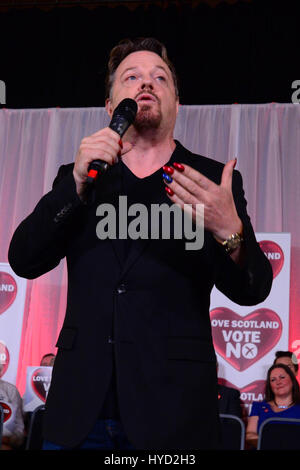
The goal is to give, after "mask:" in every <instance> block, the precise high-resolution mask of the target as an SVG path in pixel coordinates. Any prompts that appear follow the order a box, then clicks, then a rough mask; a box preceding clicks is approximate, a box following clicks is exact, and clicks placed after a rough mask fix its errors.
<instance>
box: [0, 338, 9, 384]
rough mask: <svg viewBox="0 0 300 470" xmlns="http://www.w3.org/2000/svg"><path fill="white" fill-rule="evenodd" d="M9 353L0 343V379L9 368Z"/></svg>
mask: <svg viewBox="0 0 300 470" xmlns="http://www.w3.org/2000/svg"><path fill="white" fill-rule="evenodd" d="M9 359H10V357H9V351H8V349H7V347H6V346H5V344H4V343H3V342H2V341H0V364H2V366H3V368H2V370H1V369H0V377H2V375H4V374H5V372H6V371H7V369H8V366H9Z"/></svg>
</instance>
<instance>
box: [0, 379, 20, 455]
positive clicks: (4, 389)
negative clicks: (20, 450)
mask: <svg viewBox="0 0 300 470" xmlns="http://www.w3.org/2000/svg"><path fill="white" fill-rule="evenodd" d="M1 402H2V403H4V404H6V405H8V407H9V408H10V409H11V416H10V417H9V418H8V420H7V421H6V422H5V423H3V432H2V435H3V436H7V437H9V438H10V442H11V444H12V446H19V445H21V444H22V442H23V439H24V418H23V401H22V398H21V395H20V393H19V392H18V389H17V388H16V387H15V385H13V384H11V383H9V382H5V380H1V379H0V404H1ZM4 420H5V414H4Z"/></svg>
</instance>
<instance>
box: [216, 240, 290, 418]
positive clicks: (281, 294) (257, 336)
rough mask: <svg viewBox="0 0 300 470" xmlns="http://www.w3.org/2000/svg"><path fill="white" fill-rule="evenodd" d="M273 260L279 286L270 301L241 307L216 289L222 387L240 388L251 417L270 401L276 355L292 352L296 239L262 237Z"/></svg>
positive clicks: (272, 290)
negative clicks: (267, 393) (255, 406)
mask: <svg viewBox="0 0 300 470" xmlns="http://www.w3.org/2000/svg"><path fill="white" fill-rule="evenodd" d="M256 238H257V240H258V242H259V244H260V246H261V249H262V250H263V251H264V253H265V255H266V257H267V258H268V259H269V260H270V263H271V265H272V269H273V285H272V289H271V292H270V294H269V296H268V297H267V299H266V300H265V301H264V302H262V303H260V304H258V305H255V306H240V305H237V304H235V303H234V302H232V301H231V300H229V299H228V298H227V297H225V296H224V295H223V294H222V293H221V292H220V291H219V290H218V289H216V288H214V289H213V291H212V296H211V310H210V317H211V325H212V333H213V340H214V346H215V350H216V353H217V359H218V366H219V367H218V376H219V380H220V383H223V384H225V385H228V386H229V387H233V388H237V389H239V390H240V392H241V399H242V403H243V405H244V407H245V409H246V412H247V413H248V412H249V411H250V407H251V404H252V401H253V400H262V399H263V397H264V388H265V378H266V376H267V371H268V369H269V367H270V366H271V365H272V364H273V361H274V358H275V352H276V351H279V350H280V351H286V350H287V349H288V347H289V341H288V336H289V291H290V234H286V233H281V234H276V233H272V234H267V233H257V234H256Z"/></svg>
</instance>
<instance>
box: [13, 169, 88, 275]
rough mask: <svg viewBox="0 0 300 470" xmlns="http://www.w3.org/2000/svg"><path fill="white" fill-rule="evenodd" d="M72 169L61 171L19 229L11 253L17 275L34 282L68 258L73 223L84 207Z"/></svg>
mask: <svg viewBox="0 0 300 470" xmlns="http://www.w3.org/2000/svg"><path fill="white" fill-rule="evenodd" d="M72 169H73V165H63V166H61V167H60V168H59V171H58V174H57V177H56V178H55V180H54V183H53V187H52V190H51V191H50V192H49V193H47V194H46V195H45V196H43V197H42V199H41V200H40V201H39V203H38V204H37V206H36V207H35V209H34V211H33V212H32V213H31V214H30V215H29V216H28V217H27V218H26V219H25V220H23V222H21V224H20V225H19V226H18V227H17V229H16V231H15V233H14V235H13V237H12V240H11V242H10V246H9V251H8V260H9V263H10V265H11V267H12V269H13V270H14V272H15V273H16V274H17V275H18V276H21V277H25V278H27V279H34V278H36V277H38V276H41V275H42V274H44V273H46V272H48V271H50V270H51V269H53V268H55V267H56V266H57V265H58V264H59V262H60V260H61V259H62V258H64V256H65V254H66V244H67V242H68V237H69V236H70V234H71V233H70V226H71V224H70V221H72V219H74V214H76V213H78V211H80V210H81V209H82V207H84V204H83V203H82V202H81V200H80V199H79V197H78V195H77V193H76V185H75V180H74V178H73V171H72Z"/></svg>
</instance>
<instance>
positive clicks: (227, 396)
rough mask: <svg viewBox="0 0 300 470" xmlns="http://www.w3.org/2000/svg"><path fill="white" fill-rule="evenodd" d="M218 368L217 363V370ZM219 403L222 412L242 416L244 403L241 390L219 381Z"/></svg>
mask: <svg viewBox="0 0 300 470" xmlns="http://www.w3.org/2000/svg"><path fill="white" fill-rule="evenodd" d="M218 369H219V367H218V363H217V371H218ZM218 405H219V413H220V414H227V415H234V416H237V417H238V418H242V404H241V400H240V392H239V390H236V389H235V388H231V387H227V385H221V384H220V383H218Z"/></svg>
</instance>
